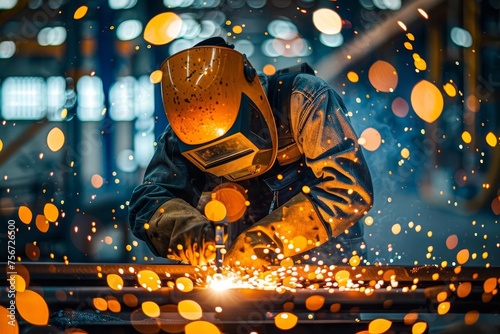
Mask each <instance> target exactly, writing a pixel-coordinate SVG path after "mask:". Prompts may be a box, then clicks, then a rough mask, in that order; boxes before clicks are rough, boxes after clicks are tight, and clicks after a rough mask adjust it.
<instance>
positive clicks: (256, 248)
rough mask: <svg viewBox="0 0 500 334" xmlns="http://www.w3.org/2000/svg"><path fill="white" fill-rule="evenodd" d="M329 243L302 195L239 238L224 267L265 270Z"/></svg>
mask: <svg viewBox="0 0 500 334" xmlns="http://www.w3.org/2000/svg"><path fill="white" fill-rule="evenodd" d="M328 239H329V233H328V232H327V229H326V227H325V224H324V223H323V221H322V220H321V219H320V218H319V216H318V214H317V213H316V210H315V209H314V207H313V205H312V203H311V202H310V201H309V199H308V198H307V197H306V196H305V195H304V194H299V195H297V196H295V197H293V198H292V199H291V200H290V201H288V202H286V203H285V204H284V205H283V206H281V207H279V208H278V209H276V210H275V211H273V212H271V214H269V215H268V216H266V217H265V218H263V219H262V220H260V221H259V222H257V223H256V224H254V225H253V226H252V227H250V228H249V229H247V230H246V231H244V232H243V233H242V234H241V235H239V236H238V237H237V238H236V239H235V240H234V242H233V244H232V245H231V247H230V248H229V250H228V252H227V254H226V255H225V258H224V265H225V266H229V267H242V268H243V269H251V268H253V269H265V267H267V266H268V265H271V264H279V260H280V259H285V258H288V257H292V256H295V255H297V254H300V253H303V252H306V251H308V250H310V249H312V248H315V247H317V246H319V245H321V244H323V243H325V242H327V241H328ZM280 254H282V255H280Z"/></svg>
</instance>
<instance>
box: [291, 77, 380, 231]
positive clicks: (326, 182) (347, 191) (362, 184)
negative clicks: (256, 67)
mask: <svg viewBox="0 0 500 334" xmlns="http://www.w3.org/2000/svg"><path fill="white" fill-rule="evenodd" d="M294 85H295V90H294V92H293V94H292V97H291V110H292V111H293V110H299V111H300V112H295V113H294V112H292V113H291V124H292V127H293V128H292V131H293V132H294V136H295V139H296V142H297V144H298V147H299V150H300V151H301V153H302V154H304V156H305V162H306V165H307V166H308V167H309V168H311V170H312V171H313V173H314V175H315V176H316V179H315V182H314V181H313V182H312V183H311V184H308V187H309V189H310V191H309V192H308V193H307V194H306V195H307V197H308V198H309V199H310V200H311V201H312V202H313V204H314V206H315V207H316V209H317V211H318V213H319V214H320V216H321V218H322V219H323V221H325V222H326V223H328V225H329V229H330V233H331V235H332V236H333V237H336V236H338V235H340V234H341V233H343V232H344V231H345V230H347V229H348V228H349V227H351V226H352V225H353V224H354V223H356V222H357V221H358V220H359V219H360V218H361V217H363V215H365V214H366V213H367V212H368V210H370V208H371V207H372V204H373V188H372V181H371V177H370V172H369V170H368V166H367V164H366V161H365V159H364V157H363V153H362V151H361V147H360V146H359V144H358V137H357V136H356V134H355V132H354V130H353V128H352V126H351V124H350V121H349V119H348V118H347V110H346V107H345V105H344V103H343V101H342V99H341V98H340V96H339V95H338V94H337V93H336V92H335V91H334V90H333V89H332V88H331V86H329V85H328V84H327V83H326V82H324V81H323V80H322V79H320V78H318V77H314V76H310V75H299V76H297V79H296V80H295V83H294Z"/></svg>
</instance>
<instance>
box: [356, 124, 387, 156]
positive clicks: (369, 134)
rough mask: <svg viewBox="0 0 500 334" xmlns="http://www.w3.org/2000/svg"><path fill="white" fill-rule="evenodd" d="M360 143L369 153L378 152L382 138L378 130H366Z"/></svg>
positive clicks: (362, 133)
mask: <svg viewBox="0 0 500 334" xmlns="http://www.w3.org/2000/svg"><path fill="white" fill-rule="evenodd" d="M358 143H359V144H360V145H361V146H363V147H364V148H365V149H366V150H368V151H376V150H377V149H378V148H379V147H380V145H381V143H382V136H381V135H380V132H378V130H377V129H375V128H366V129H365V130H363V132H361V135H360V136H359V140H358Z"/></svg>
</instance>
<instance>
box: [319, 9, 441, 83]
mask: <svg viewBox="0 0 500 334" xmlns="http://www.w3.org/2000/svg"><path fill="white" fill-rule="evenodd" d="M443 1H445V0H417V1H413V2H411V3H410V4H408V5H406V6H405V7H403V8H402V9H401V10H399V11H398V12H396V13H394V15H393V16H392V17H390V18H389V19H387V20H385V21H384V22H382V23H381V24H379V25H378V26H376V27H375V28H374V29H371V30H369V31H366V32H365V33H363V34H360V35H359V36H358V37H357V38H355V39H354V40H353V41H351V42H350V43H348V44H346V45H344V46H343V47H340V48H339V49H338V51H335V52H333V53H332V54H330V55H329V56H327V57H325V58H323V59H322V60H321V61H320V62H318V63H317V64H315V66H313V67H314V68H315V70H317V71H318V74H319V76H320V77H321V78H323V79H324V80H325V81H327V82H331V81H332V80H333V79H335V78H336V77H337V76H338V75H339V74H340V73H342V72H343V71H344V70H345V69H346V68H347V67H349V66H352V65H354V64H355V63H356V62H358V61H360V60H362V59H363V58H364V57H366V56H367V55H369V54H370V53H372V52H373V51H375V50H376V49H377V48H378V47H380V46H381V45H383V44H384V43H386V42H387V41H389V40H390V39H391V38H393V37H394V36H395V35H396V34H397V33H400V32H401V29H402V28H401V27H400V26H399V25H398V21H401V22H403V23H404V24H405V25H406V26H409V25H410V24H412V23H414V22H415V21H416V20H417V19H418V18H419V17H420V14H419V12H418V9H419V8H421V9H422V10H424V11H425V12H427V13H428V12H429V11H430V10H431V9H433V8H434V7H436V6H437V5H439V4H440V3H441V2H443Z"/></svg>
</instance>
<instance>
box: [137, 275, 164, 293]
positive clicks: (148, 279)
mask: <svg viewBox="0 0 500 334" xmlns="http://www.w3.org/2000/svg"><path fill="white" fill-rule="evenodd" d="M137 281H138V282H139V284H140V285H141V286H142V287H143V288H145V289H147V290H148V291H155V290H158V289H159V288H161V280H160V277H158V274H157V273H155V272H154V271H152V270H141V271H139V272H138V273H137Z"/></svg>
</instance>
